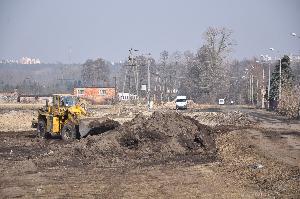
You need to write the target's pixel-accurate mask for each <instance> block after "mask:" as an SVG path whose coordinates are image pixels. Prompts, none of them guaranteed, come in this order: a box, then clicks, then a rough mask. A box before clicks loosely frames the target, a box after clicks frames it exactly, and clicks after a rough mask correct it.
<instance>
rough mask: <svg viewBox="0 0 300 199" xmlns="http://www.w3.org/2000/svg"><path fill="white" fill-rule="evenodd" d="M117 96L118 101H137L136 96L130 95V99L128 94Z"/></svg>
mask: <svg viewBox="0 0 300 199" xmlns="http://www.w3.org/2000/svg"><path fill="white" fill-rule="evenodd" d="M118 96H119V100H120V101H127V100H129V99H131V100H136V99H137V95H133V94H130V98H129V93H118Z"/></svg>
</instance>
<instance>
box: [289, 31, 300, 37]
mask: <svg viewBox="0 0 300 199" xmlns="http://www.w3.org/2000/svg"><path fill="white" fill-rule="evenodd" d="M291 35H292V36H293V37H298V38H300V36H297V34H296V33H294V32H292V33H291Z"/></svg>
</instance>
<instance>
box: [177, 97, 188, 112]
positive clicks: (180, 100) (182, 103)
mask: <svg viewBox="0 0 300 199" xmlns="http://www.w3.org/2000/svg"><path fill="white" fill-rule="evenodd" d="M176 109H187V99H186V96H177V97H176Z"/></svg>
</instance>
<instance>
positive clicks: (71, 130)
mask: <svg viewBox="0 0 300 199" xmlns="http://www.w3.org/2000/svg"><path fill="white" fill-rule="evenodd" d="M52 97H53V101H52V105H49V104H48V101H46V106H44V107H43V108H41V109H39V111H38V119H37V121H36V120H35V121H33V122H32V126H33V127H36V128H37V135H38V137H42V138H48V137H50V136H61V138H62V139H63V140H74V139H79V138H82V137H85V136H87V135H88V134H89V133H90V132H91V131H92V130H93V129H95V128H97V125H98V127H101V122H103V121H101V119H99V118H88V117H87V111H86V109H85V108H86V107H85V106H84V104H80V102H79V99H78V97H76V96H74V95H69V94H54V95H53V96H52ZM97 119H98V120H97ZM95 121H96V122H95ZM91 124H92V125H91ZM95 124H96V126H95Z"/></svg>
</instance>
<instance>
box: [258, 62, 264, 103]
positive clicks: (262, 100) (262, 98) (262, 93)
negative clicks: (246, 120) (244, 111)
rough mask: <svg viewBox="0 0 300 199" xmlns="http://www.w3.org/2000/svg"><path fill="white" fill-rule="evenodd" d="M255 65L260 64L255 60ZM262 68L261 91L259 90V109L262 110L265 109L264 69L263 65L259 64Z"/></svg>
mask: <svg viewBox="0 0 300 199" xmlns="http://www.w3.org/2000/svg"><path fill="white" fill-rule="evenodd" d="M256 63H260V61H258V60H256ZM261 66H262V88H261V89H262V90H261V95H262V97H261V108H262V109H264V108H265V98H264V95H265V89H264V85H265V69H264V66H263V64H261Z"/></svg>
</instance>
